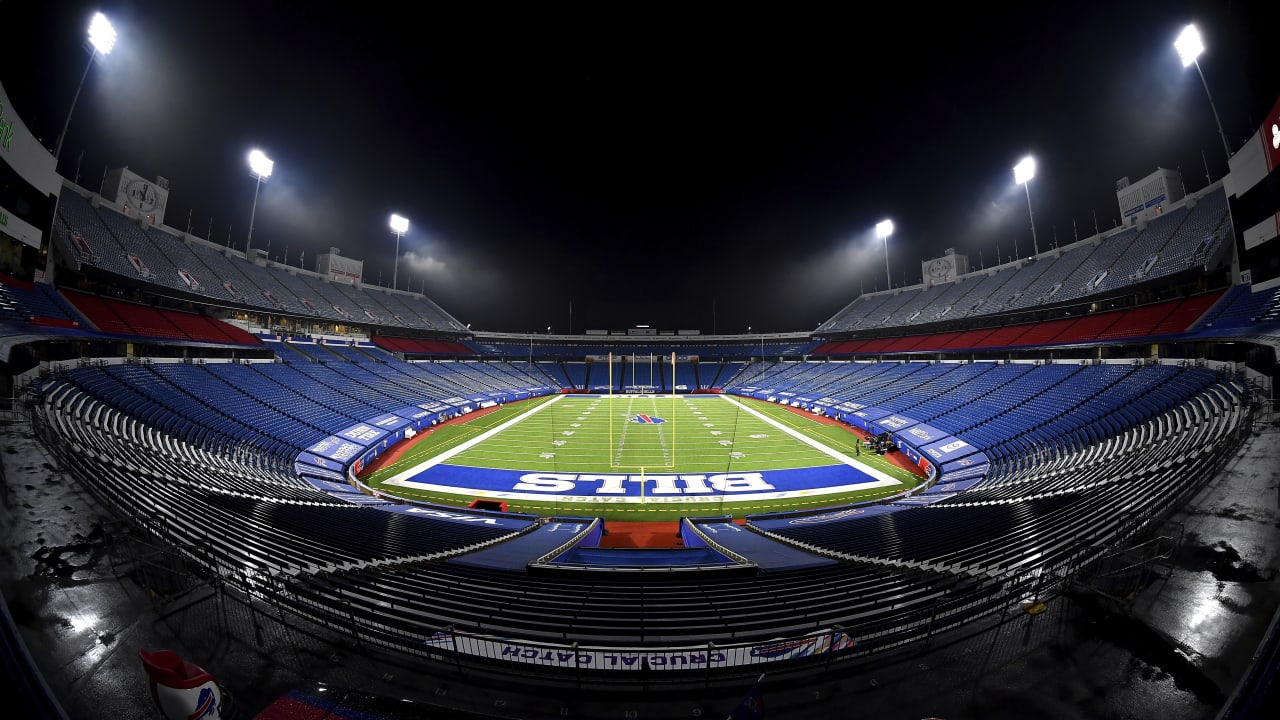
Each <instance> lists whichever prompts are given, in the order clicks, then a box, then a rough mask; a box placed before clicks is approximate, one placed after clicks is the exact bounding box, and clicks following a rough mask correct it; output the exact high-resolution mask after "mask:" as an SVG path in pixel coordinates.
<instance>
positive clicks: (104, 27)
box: [53, 12, 116, 166]
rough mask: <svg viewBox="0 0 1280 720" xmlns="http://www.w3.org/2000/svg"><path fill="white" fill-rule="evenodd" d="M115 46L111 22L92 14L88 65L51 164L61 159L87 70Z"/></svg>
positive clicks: (81, 78) (114, 30)
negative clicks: (100, 56)
mask: <svg viewBox="0 0 1280 720" xmlns="http://www.w3.org/2000/svg"><path fill="white" fill-rule="evenodd" d="M115 46H116V29H115V28H114V27H112V26H111V21H110V20H107V16H106V15H103V14H102V13H100V12H99V13H94V15H93V19H92V20H90V21H89V64H88V65H85V66H84V74H83V75H81V76H80V84H79V85H78V86H76V94H75V96H74V97H72V98H71V109H69V110H67V120H66V122H64V123H62V134H61V135H59V136H58V145H57V147H56V148H55V149H54V151H53V162H54V165H55V166H56V165H57V163H58V158H60V157H62V143H63V142H65V141H66V139H67V128H69V127H71V115H72V114H73V113H75V111H76V103H77V102H79V101H80V91H81V90H83V89H84V81H85V78H87V77H89V68H91V67H93V61H94V60H96V59H97V58H98V55H99V54H101V55H102V56H103V57H106V56H107V55H110V54H111V49H112V48H114V47H115Z"/></svg>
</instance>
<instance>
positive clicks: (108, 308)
mask: <svg viewBox="0 0 1280 720" xmlns="http://www.w3.org/2000/svg"><path fill="white" fill-rule="evenodd" d="M62 292H63V294H64V295H65V296H66V298H67V299H68V300H70V301H71V303H72V304H73V305H75V306H76V309H78V310H79V311H80V313H81V314H82V315H84V316H85V318H87V319H88V320H89V322H90V323H92V324H93V325H94V326H95V327H97V328H98V329H99V330H101V331H103V332H108V333H117V334H120V335H137V334H139V333H138V331H137V330H135V329H134V328H133V326H131V325H130V324H129V323H127V322H125V321H124V318H122V317H120V315H119V314H118V313H117V312H116V311H115V303H113V302H109V301H107V300H104V299H102V298H100V297H98V296H96V295H88V294H86V293H81V292H76V291H74V290H63V291H62Z"/></svg>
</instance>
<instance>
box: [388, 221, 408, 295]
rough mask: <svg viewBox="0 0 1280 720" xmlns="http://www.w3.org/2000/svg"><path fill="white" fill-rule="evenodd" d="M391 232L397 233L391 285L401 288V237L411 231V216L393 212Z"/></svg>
mask: <svg viewBox="0 0 1280 720" xmlns="http://www.w3.org/2000/svg"><path fill="white" fill-rule="evenodd" d="M391 232H393V233H395V235H396V262H395V268H394V269H393V270H392V271H391V287H393V288H396V289H397V290H399V289H400V288H399V287H397V286H396V278H398V277H399V275H400V238H402V237H404V234H405V233H407V232H409V218H407V217H401V216H400V215H396V214H395V213H392V214H391Z"/></svg>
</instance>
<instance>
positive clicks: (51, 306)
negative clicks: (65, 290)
mask: <svg viewBox="0 0 1280 720" xmlns="http://www.w3.org/2000/svg"><path fill="white" fill-rule="evenodd" d="M82 319H83V318H82V317H81V315H80V313H79V312H77V311H76V309H75V308H74V307H72V305H71V303H69V302H67V301H66V299H65V298H63V297H62V296H61V295H59V294H58V291H57V290H55V289H54V288H53V286H51V285H49V284H47V283H40V282H29V281H26V280H19V279H18V278H15V277H9V276H8V275H3V274H0V321H2V320H10V321H13V322H18V323H30V324H32V325H48V326H54V327H78V326H79V325H80V324H81V320H82Z"/></svg>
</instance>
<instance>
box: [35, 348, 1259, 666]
mask: <svg viewBox="0 0 1280 720" xmlns="http://www.w3.org/2000/svg"><path fill="white" fill-rule="evenodd" d="M313 350H314V352H315V354H316V356H317V358H318V360H319V361H302V362H297V363H267V364H262V363H258V364H254V365H245V364H237V363H210V364H207V365H190V364H179V363H174V364H153V365H140V364H132V365H116V366H110V367H105V368H104V367H83V368H78V369H75V370H72V371H68V372H66V373H64V374H62V375H61V376H58V377H55V378H53V379H51V380H50V381H48V382H46V384H45V385H44V386H43V396H42V397H43V402H42V403H41V404H40V406H39V413H38V418H39V419H38V422H37V427H38V430H39V431H40V432H43V433H53V434H56V435H57V436H58V438H59V442H56V443H51V444H50V447H52V448H54V450H55V452H57V453H58V454H59V457H60V459H61V460H62V462H63V463H65V464H66V465H67V466H68V467H70V468H71V469H72V471H73V472H75V473H76V474H77V475H78V476H79V477H81V478H82V479H83V480H84V481H85V482H87V483H90V484H91V486H92V487H93V488H94V489H95V491H97V492H98V493H100V494H101V495H102V496H103V497H105V498H107V499H108V500H109V501H110V502H111V503H112V504H114V505H116V506H117V507H119V508H120V509H121V510H122V511H124V512H126V513H127V514H129V515H130V516H131V517H134V518H135V520H136V521H137V522H139V523H140V524H142V525H143V526H144V527H155V528H157V529H156V530H155V531H156V532H157V533H163V535H164V536H165V537H166V538H169V539H170V540H171V541H172V542H173V543H174V544H175V547H177V548H178V549H180V550H181V551H183V552H187V553H189V554H190V556H191V557H192V558H193V559H195V560H196V561H197V562H202V563H206V564H207V565H208V566H210V567H211V568H212V569H215V570H216V571H217V572H218V573H219V574H221V575H223V577H225V578H227V579H229V580H230V581H232V582H240V580H239V578H240V577H241V576H242V575H243V574H244V573H254V574H256V576H257V577H258V579H257V580H256V581H255V582H258V583H261V582H269V583H273V587H274V588H276V589H277V590H278V591H279V595H278V600H279V602H280V603H281V606H282V607H284V608H285V609H287V610H288V611H290V612H293V613H297V614H299V615H302V616H304V617H307V618H311V619H314V620H318V621H321V622H324V623H326V624H329V625H330V626H332V627H337V628H340V629H345V630H347V631H349V632H358V633H359V634H360V637H361V638H362V639H364V640H368V641H371V642H375V643H379V644H382V645H386V646H390V647H395V648H399V649H402V650H405V651H409V652H423V650H422V647H423V640H424V638H432V637H433V636H434V634H435V633H438V632H440V631H441V630H442V629H444V628H446V627H449V626H452V627H453V628H455V629H457V630H459V631H464V632H474V633H482V634H486V635H496V636H499V637H505V638H513V639H516V640H521V639H523V640H531V641H543V642H553V643H564V644H566V645H567V644H568V643H569V642H579V643H583V644H586V645H600V646H605V647H609V646H633V647H634V646H670V645H677V646H682V645H689V644H698V643H706V642H708V641H710V642H715V643H717V644H729V643H733V642H739V641H746V640H757V639H762V638H776V637H793V636H797V635H800V634H803V633H808V632H816V631H824V630H827V629H829V628H831V627H832V626H833V625H835V624H839V625H841V626H843V627H845V628H847V629H851V630H853V631H854V635H855V636H857V637H859V638H860V640H859V647H861V648H864V651H867V652H870V651H871V649H873V648H874V647H877V646H876V645H875V643H876V641H875V640H874V639H871V638H875V637H877V636H878V635H879V634H881V633H887V634H888V636H889V637H911V635H909V630H908V628H910V627H913V626H915V625H923V624H924V621H925V620H927V619H928V618H929V617H930V615H933V614H934V613H938V615H937V616H938V617H939V618H942V617H951V616H952V613H954V614H955V618H956V619H955V622H960V621H962V619H964V618H972V617H976V616H979V615H982V614H985V613H986V612H990V611H998V610H999V608H1000V607H1001V606H1002V601H1001V597H1002V594H1001V593H1000V592H999V590H1000V587H1001V586H1000V584H999V582H1000V581H1002V579H1005V578H1013V577H1016V576H1018V574H1019V573H1026V572H1029V571H1039V570H1048V571H1049V572H1050V573H1051V574H1052V573H1056V572H1059V569H1069V568H1070V567H1071V566H1072V565H1071V564H1072V563H1073V562H1078V561H1079V558H1080V557H1081V556H1082V555H1087V554H1088V553H1089V552H1092V551H1094V550H1093V549H1094V548H1096V547H1100V546H1103V545H1105V544H1107V543H1109V542H1111V541H1112V540H1114V539H1116V538H1122V537H1125V536H1126V535H1127V534H1129V533H1132V532H1134V531H1135V529H1136V528H1137V527H1138V526H1139V525H1140V524H1141V523H1144V522H1149V521H1151V520H1152V519H1153V518H1156V517H1159V516H1160V514H1161V513H1163V512H1165V511H1166V510H1168V509H1169V508H1170V507H1171V506H1172V504H1173V503H1174V502H1176V501H1177V499H1178V498H1179V497H1181V496H1183V495H1185V494H1186V493H1188V492H1189V491H1190V490H1192V489H1193V488H1194V487H1196V486H1197V485H1198V484H1199V483H1200V482H1202V481H1203V480H1204V479H1205V478H1206V477H1207V476H1208V473H1209V472H1211V471H1212V470H1213V469H1214V468H1215V467H1217V465H1215V462H1217V460H1216V458H1217V457H1218V455H1217V454H1215V453H1216V450H1217V448H1219V447H1220V446H1221V444H1222V442H1223V438H1224V437H1225V434H1226V433H1228V432H1230V431H1231V430H1232V429H1233V427H1234V424H1235V423H1236V422H1238V420H1239V414H1238V413H1239V409H1240V407H1241V403H1240V395H1239V394H1240V386H1239V385H1238V384H1236V383H1234V382H1233V381H1229V380H1226V379H1224V378H1223V377H1222V376H1220V375H1219V374H1217V373H1215V372H1211V371H1208V370H1204V369H1199V368H1189V367H1174V366H1140V365H1033V364H997V363H925V362H911V363H866V362H863V363H841V362H778V361H770V362H763V363H759V362H758V363H755V364H754V365H752V366H750V367H740V368H727V369H729V370H730V372H732V373H733V374H734V375H735V376H738V377H742V378H749V379H752V380H754V381H757V382H758V383H759V384H760V385H762V386H764V385H767V386H769V387H770V388H772V389H773V390H774V391H777V392H792V393H807V394H809V395H814V396H818V395H822V396H825V397H829V398H848V399H857V400H859V401H862V402H866V403H874V404H875V405H876V406H878V407H883V408H888V409H893V410H894V411H898V412H902V413H903V414H905V415H907V416H909V417H912V418H915V419H928V421H929V422H930V423H931V424H934V425H935V426H936V427H938V428H940V429H944V430H947V431H949V432H953V433H956V434H958V435H960V436H961V437H964V438H966V439H968V438H973V439H974V442H975V443H976V444H981V445H982V446H984V447H986V448H987V449H988V450H987V451H988V452H990V453H991V454H992V457H993V459H994V460H995V462H996V463H997V464H998V465H999V466H1000V468H1001V471H999V472H997V473H994V474H993V475H992V476H991V477H989V478H988V479H987V480H986V481H984V482H981V483H979V484H978V485H976V486H975V487H974V488H972V489H970V490H967V491H965V492H960V493H958V494H954V495H951V496H949V497H945V498H944V499H942V500H940V501H938V502H934V503H932V504H929V505H925V506H914V507H913V506H906V505H903V506H902V507H900V508H897V511H896V512H890V513H884V514H869V515H866V516H865V517H859V516H850V517H849V518H847V519H837V520H830V521H826V522H821V523H813V524H786V525H785V527H783V528H781V529H779V528H778V527H773V528H771V529H761V528H760V524H761V522H762V520H761V519H751V520H749V521H748V522H749V524H751V525H753V526H755V527H756V528H757V529H759V530H760V531H761V532H762V533H764V534H766V535H768V536H770V537H773V538H775V539H777V540H779V541H783V542H788V543H792V544H795V545H798V546H800V547H801V548H804V549H808V550H811V551H814V552H818V553H821V554H824V555H829V556H832V557H835V558H837V559H842V560H844V562H837V563H833V564H828V565H819V566H810V567H805V568H803V569H791V570H788V569H780V570H774V571H771V572H769V573H765V574H762V575H757V576H753V577H721V576H717V575H715V574H712V573H691V574H689V575H688V576H685V577H679V578H663V579H662V580H661V582H658V583H656V584H655V583H654V582H653V581H650V580H648V579H647V578H646V579H644V580H636V579H625V578H621V579H620V578H618V577H614V576H610V577H606V578H598V577H595V576H593V575H592V574H590V573H588V574H585V575H584V574H580V573H575V574H574V576H573V577H571V578H570V577H566V576H563V575H557V574H526V573H524V572H522V571H511V570H501V569H495V568H488V567H478V566H475V565H472V564H460V563H456V562H452V561H450V560H448V559H447V558H449V557H451V556H456V555H458V554H460V553H465V552H467V551H468V550H469V549H477V548H480V547H487V546H489V545H492V544H493V543H496V542H500V541H501V540H503V539H506V538H509V537H514V535H515V534H518V533H520V532H522V531H524V530H526V529H528V528H530V527H533V523H532V522H531V521H526V522H524V523H523V524H519V527H516V528H515V529H512V528H511V527H507V528H496V527H491V526H487V525H483V524H474V523H456V522H450V521H449V520H447V519H436V518H424V517H414V516H409V515H405V514H401V513H390V512H386V511H385V510H382V509H379V508H378V507H377V506H369V507H365V506H359V505H354V504H350V503H344V502H342V501H341V500H340V499H338V498H335V497H333V496H331V495H329V494H327V493H322V492H319V491H317V490H316V489H314V488H308V487H306V486H305V485H304V484H302V483H300V482H295V479H293V478H290V477H289V476H287V475H286V474H284V473H283V472H281V471H280V469H279V468H277V467H275V466H272V465H271V464H270V463H263V462H262V459H263V455H262V454H261V453H258V452H254V451H248V452H247V451H246V448H266V449H267V450H268V451H269V452H273V453H274V452H279V451H280V449H281V448H285V449H287V452H288V451H292V449H294V448H297V447H301V446H305V445H306V443H308V442H309V441H310V440H311V439H312V438H315V437H319V436H321V435H323V434H325V432H327V431H328V429H329V428H334V427H337V426H338V425H340V424H342V423H345V422H348V421H349V420H350V419H352V418H356V417H363V416H364V415H363V414H365V413H370V412H376V411H377V409H378V408H380V407H385V406H388V405H391V404H397V403H401V402H403V401H404V398H405V397H407V394H406V391H408V392H415V391H418V390H420V389H423V388H426V387H428V386H427V385H425V384H416V381H415V380H414V379H413V378H415V377H428V376H429V377H431V378H432V379H433V382H434V383H435V385H434V386H432V387H433V388H434V387H445V386H447V387H449V388H450V389H457V388H464V387H465V388H476V389H484V388H496V387H501V386H502V385H504V384H506V383H517V384H520V383H518V382H517V381H525V382H526V383H529V382H537V381H538V380H540V379H541V378H542V376H543V375H547V374H549V373H545V372H542V371H541V370H540V369H539V368H540V367H541V368H543V369H549V368H547V366H551V368H558V367H562V366H560V364H559V363H548V362H540V363H536V364H535V366H533V367H530V366H529V364H528V363H481V362H441V363H417V364H410V363H405V362H403V361H399V360H396V359H395V358H394V357H392V356H390V355H385V354H383V355H381V356H378V355H376V354H374V353H376V352H377V351H373V352H372V353H370V352H366V350H365V349H364V348H355V347H343V346H332V347H330V346H315V347H314V348H313ZM578 365H580V366H581V365H583V364H581V363H578ZM709 365H710V364H709ZM584 369H585V368H584ZM549 370H550V373H555V372H557V370H556V369H549ZM699 370H701V368H699ZM530 371H535V372H537V373H541V374H531V372H530ZM565 374H566V375H567V376H569V375H572V372H570V373H565ZM348 393H350V394H348ZM317 397H322V398H324V402H315V401H314V398H317ZM943 480H945V478H943ZM767 517H768V516H763V518H767ZM211 527H216V528H218V532H217V533H210V532H208V531H207V528H211ZM161 528H162V529H161ZM441 560H443V561H441ZM1064 571H1065V570H1064ZM513 588H517V589H518V590H515V591H513ZM940 609H941V611H940ZM873 630H874V632H873ZM859 631H860V632H859ZM897 633H904V634H903V635H901V636H899V635H897ZM863 638H867V640H866V643H867V644H865V645H864V644H863V643H864V641H863ZM885 643H886V644H885V645H884V646H885V647H888V646H890V645H891V644H892V643H890V642H888V641H885Z"/></svg>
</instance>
